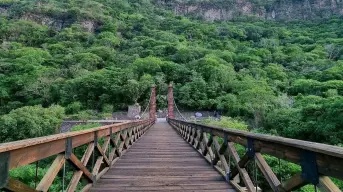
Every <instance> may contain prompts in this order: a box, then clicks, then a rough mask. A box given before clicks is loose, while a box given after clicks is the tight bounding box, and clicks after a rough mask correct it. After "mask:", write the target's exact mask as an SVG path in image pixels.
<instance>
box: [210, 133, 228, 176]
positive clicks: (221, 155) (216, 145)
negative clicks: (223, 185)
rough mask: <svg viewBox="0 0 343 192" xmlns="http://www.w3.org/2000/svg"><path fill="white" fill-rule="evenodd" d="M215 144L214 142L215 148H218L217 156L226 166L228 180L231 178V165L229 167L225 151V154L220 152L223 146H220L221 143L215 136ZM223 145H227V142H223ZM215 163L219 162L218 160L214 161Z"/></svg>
mask: <svg viewBox="0 0 343 192" xmlns="http://www.w3.org/2000/svg"><path fill="white" fill-rule="evenodd" d="M213 144H214V148H215V149H216V154H217V156H218V157H219V159H220V161H221V163H222V165H223V167H224V171H225V176H226V178H227V180H229V178H228V177H229V175H228V174H229V173H230V167H229V165H228V164H227V161H226V159H225V156H224V153H223V154H220V153H219V151H220V149H221V147H220V145H219V143H218V140H217V138H216V137H214V138H213ZM223 145H225V144H223ZM213 164H217V162H216V163H215V162H213Z"/></svg>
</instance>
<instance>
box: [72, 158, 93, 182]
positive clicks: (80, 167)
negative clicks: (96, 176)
mask: <svg viewBox="0 0 343 192" xmlns="http://www.w3.org/2000/svg"><path fill="white" fill-rule="evenodd" d="M68 161H69V162H71V163H72V165H74V167H75V168H76V169H78V170H81V171H82V172H83V175H84V176H85V177H86V179H87V180H88V181H89V182H93V178H92V174H91V173H90V172H89V171H88V169H87V168H86V167H85V166H84V165H83V164H82V163H81V161H80V160H79V159H78V158H77V157H76V156H75V155H74V154H73V153H72V154H71V156H70V158H69V159H68Z"/></svg>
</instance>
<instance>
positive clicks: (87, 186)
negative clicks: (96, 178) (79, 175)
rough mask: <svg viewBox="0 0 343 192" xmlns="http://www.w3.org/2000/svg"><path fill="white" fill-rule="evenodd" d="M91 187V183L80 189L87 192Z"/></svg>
mask: <svg viewBox="0 0 343 192" xmlns="http://www.w3.org/2000/svg"><path fill="white" fill-rule="evenodd" d="M91 187H92V184H87V185H85V186H84V187H83V188H82V189H81V192H88V191H89V190H90V189H91Z"/></svg>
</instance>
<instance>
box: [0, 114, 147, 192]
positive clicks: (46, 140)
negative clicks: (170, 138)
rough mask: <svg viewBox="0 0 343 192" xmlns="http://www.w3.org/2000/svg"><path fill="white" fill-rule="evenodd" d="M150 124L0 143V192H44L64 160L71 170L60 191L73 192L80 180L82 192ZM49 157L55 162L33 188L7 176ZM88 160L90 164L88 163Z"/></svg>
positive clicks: (124, 125) (128, 124)
mask: <svg viewBox="0 0 343 192" xmlns="http://www.w3.org/2000/svg"><path fill="white" fill-rule="evenodd" d="M153 123H154V121H152V120H144V121H133V122H126V123H118V124H113V125H107V126H102V127H99V128H94V129H89V130H84V131H77V132H70V133H62V134H56V135H51V136H47V137H40V138H34V139H28V140H22V141H17V142H11V143H4V144H0V191H1V189H4V190H6V191H25V192H30V191H48V189H49V187H50V186H51V184H52V183H53V181H54V179H55V177H56V176H57V174H58V173H59V172H60V170H61V169H62V167H64V166H65V163H66V161H67V162H69V163H70V164H71V165H72V167H74V171H73V176H72V178H71V180H70V182H69V185H68V186H67V187H66V189H61V191H75V190H76V188H77V186H78V184H79V181H80V179H81V178H82V177H83V178H85V180H86V181H87V183H88V184H86V185H84V186H83V189H82V191H88V189H89V188H90V187H91V186H92V184H93V183H95V182H96V181H97V180H98V179H99V178H100V177H101V176H102V175H103V174H104V173H106V172H107V170H108V169H109V167H111V165H113V164H114V163H115V162H116V161H117V160H118V159H119V157H120V156H121V155H122V154H123V153H124V152H125V151H126V150H127V149H128V148H129V147H130V146H131V145H132V144H133V143H134V142H135V141H137V139H138V138H140V137H141V136H142V135H143V134H144V133H145V132H146V131H147V130H148V129H149V128H150V127H151V125H152V124H153ZM14 131H15V130H14ZM101 143H102V145H101ZM81 146H85V147H84V148H85V151H84V154H83V156H82V154H81V156H82V158H81V156H80V158H81V159H79V158H78V157H77V155H76V154H75V153H74V149H75V148H78V149H80V147H81ZM86 146H87V147H86ZM51 156H53V157H55V156H56V157H55V160H54V161H53V162H52V164H51V166H50V168H49V169H48V171H47V172H46V174H45V176H44V177H43V178H42V179H41V180H40V182H39V183H38V185H37V186H36V187H35V189H34V188H32V187H30V186H28V185H27V184H24V183H22V182H21V181H18V180H16V179H14V178H11V177H10V176H9V172H10V170H12V169H15V168H18V167H21V166H25V165H29V164H31V163H34V162H37V161H39V160H42V159H45V158H47V157H51ZM91 157H92V163H90V162H89V160H90V159H91ZM64 171H65V167H64ZM64 175H65V174H63V176H64ZM32 180H34V178H32ZM63 181H64V178H63ZM63 188H64V187H63Z"/></svg>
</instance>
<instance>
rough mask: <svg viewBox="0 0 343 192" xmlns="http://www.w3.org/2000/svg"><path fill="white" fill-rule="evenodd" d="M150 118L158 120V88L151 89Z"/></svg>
mask: <svg viewBox="0 0 343 192" xmlns="http://www.w3.org/2000/svg"><path fill="white" fill-rule="evenodd" d="M149 118H150V119H155V118H156V86H155V85H153V86H152V87H151V97H150V107H149Z"/></svg>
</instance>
